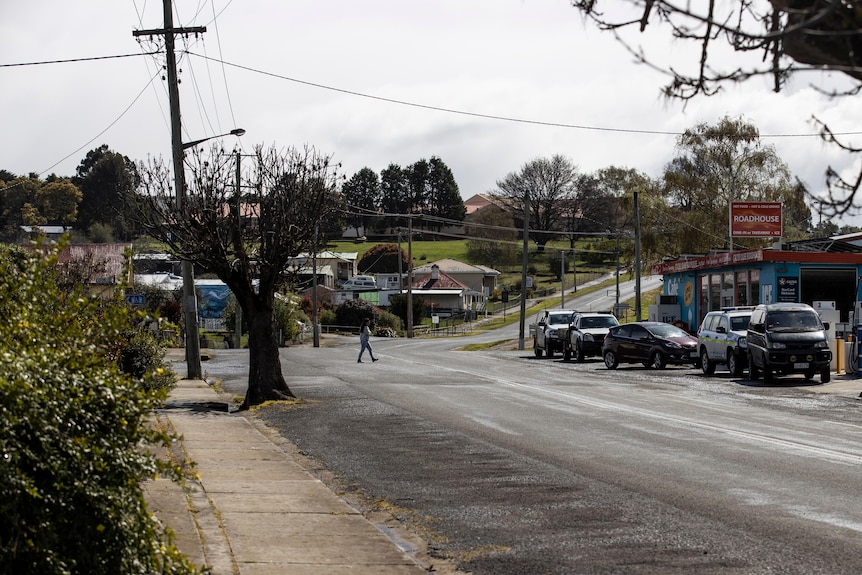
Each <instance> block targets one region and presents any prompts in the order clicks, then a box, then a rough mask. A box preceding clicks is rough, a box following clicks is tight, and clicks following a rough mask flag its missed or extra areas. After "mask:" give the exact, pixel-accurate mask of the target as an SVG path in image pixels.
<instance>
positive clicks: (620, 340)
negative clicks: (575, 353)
mask: <svg viewBox="0 0 862 575" xmlns="http://www.w3.org/2000/svg"><path fill="white" fill-rule="evenodd" d="M602 357H603V358H604V360H605V366H606V367H607V368H608V369H616V367H617V365H619V364H620V363H642V364H643V365H644V366H645V367H649V366H652V367H654V368H656V369H664V368H665V367H667V365H668V364H678V365H681V364H692V365H694V364H696V363H697V362H698V355H697V338H695V337H693V336H691V335H690V334H688V333H686V332H685V331H683V330H681V329H680V328H678V327H676V326H675V325H671V324H669V323H662V322H658V321H639V322H634V323H626V324H623V325H619V326H616V327H612V328H610V330H609V331H608V335H607V336H606V337H605V341H604V344H603V345H602Z"/></svg>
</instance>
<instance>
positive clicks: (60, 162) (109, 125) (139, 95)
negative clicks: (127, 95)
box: [37, 73, 159, 176]
mask: <svg viewBox="0 0 862 575" xmlns="http://www.w3.org/2000/svg"><path fill="white" fill-rule="evenodd" d="M158 77H159V74H158V73H157V74H156V75H154V76H153V77H152V78H150V81H149V82H147V85H146V86H144V87H143V89H142V90H141V91H140V92H138V95H137V96H135V98H134V100H132V103H131V104H129V105H128V106H126V109H125V110H123V111H122V112H121V113H120V115H119V116H117V118H116V119H115V120H114V121H113V122H111V123H110V124H108V125H107V127H106V128H105V129H104V130H102V131H101V132H99V133H98V134H96V135H95V136H94V137H93V138H92V139H91V140H89V141H88V142H87V143H85V144H84V145H83V146H81V147H80V148H78V149H77V150H74V151H73V152H71V153H70V154H69V155H67V156H66V157H64V158H62V159H61V160H59V161H58V162H55V163H54V164H52V165H50V166H48V167H47V168H45V169H44V170H42V171H41V172H37V175H39V176H41V175H42V174H44V173H45V172H48V171H49V170H52V169H54V168H55V167H56V166H58V165H60V164H62V163H63V162H65V161H66V160H68V159H69V158H71V157H72V156H74V155H75V154H77V153H78V152H80V151H81V150H83V149H84V148H86V147H87V146H89V145H91V144H92V143H93V142H95V141H96V140H98V139H99V138H101V137H102V135H103V134H104V133H105V132H107V131H108V130H110V129H111V128H113V127H114V126H115V125H116V123H117V122H119V121H120V120H121V119H122V118H123V116H125V115H126V114H127V113H128V112H129V110H131V109H132V106H134V105H135V104H136V103H137V101H138V100H140V99H141V96H143V95H144V92H146V91H147V89H148V88H149V87H150V85H151V84H152V83H153V82H154V81H155V80H156V78H158Z"/></svg>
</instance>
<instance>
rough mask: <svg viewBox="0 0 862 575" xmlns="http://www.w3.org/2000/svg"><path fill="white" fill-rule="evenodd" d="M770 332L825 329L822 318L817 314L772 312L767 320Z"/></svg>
mask: <svg viewBox="0 0 862 575" xmlns="http://www.w3.org/2000/svg"><path fill="white" fill-rule="evenodd" d="M766 329H768V330H769V331H819V330H821V329H823V324H821V323H820V317H819V316H817V314H815V313H809V312H798V311H797V312H793V311H779V312H770V313H769V315H768V316H767V318H766Z"/></svg>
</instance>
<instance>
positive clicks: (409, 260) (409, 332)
mask: <svg viewBox="0 0 862 575" xmlns="http://www.w3.org/2000/svg"><path fill="white" fill-rule="evenodd" d="M398 257H399V258H400V257H401V256H400V255H399V256H398ZM407 337H408V338H411V337H413V216H412V215H408V217H407Z"/></svg>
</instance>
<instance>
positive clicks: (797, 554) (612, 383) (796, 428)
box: [205, 288, 862, 575]
mask: <svg viewBox="0 0 862 575" xmlns="http://www.w3.org/2000/svg"><path fill="white" fill-rule="evenodd" d="M645 289H646V288H645ZM582 305H583V304H580V305H579V307H581V306H582ZM644 305H646V303H644ZM597 309H598V308H597ZM513 330H514V333H515V334H517V325H515V326H510V327H509V328H507V333H504V334H501V333H488V334H483V335H481V336H476V337H470V338H438V339H411V340H407V339H392V340H383V339H374V340H373V342H372V343H373V345H374V349H375V354H376V355H378V356H379V357H380V358H381V361H379V362H378V363H374V364H372V363H368V362H366V363H363V364H357V363H356V353H357V352H358V338H355V337H353V338H335V337H332V338H330V337H327V338H325V339H324V346H323V347H320V348H314V347H312V346H310V345H303V346H298V347H292V348H288V349H285V350H284V352H283V355H282V366H283V369H284V372H285V375H286V377H287V378H288V383H289V385H290V386H291V389H292V390H293V391H294V393H296V394H297V395H298V396H300V397H301V398H302V399H303V400H304V403H303V405H302V406H300V407H285V406H282V405H273V406H269V407H266V408H264V409H262V410H261V411H260V414H261V416H262V417H263V418H264V419H265V420H267V421H268V422H269V423H270V424H272V425H274V426H276V427H277V428H278V429H279V430H280V432H281V433H282V434H283V435H284V436H285V437H287V438H289V439H290V440H291V441H293V442H294V443H296V444H297V445H298V446H299V447H300V449H302V450H303V451H304V452H305V453H307V454H308V455H309V456H311V457H313V458H314V459H316V460H318V461H319V462H321V464H322V465H325V466H326V468H327V469H328V470H329V471H331V472H333V473H335V474H336V475H337V476H338V477H339V478H340V481H339V484H340V485H341V486H342V487H343V488H345V489H347V490H350V491H353V492H355V493H358V492H361V493H362V494H363V495H364V496H365V497H366V498H367V500H369V501H372V500H377V501H378V503H379V502H380V501H383V502H385V504H386V506H387V507H388V508H389V509H390V510H391V511H393V512H394V513H395V514H396V515H398V516H399V517H400V518H401V519H402V520H403V521H404V522H405V523H407V524H409V525H410V526H411V527H412V528H413V529H415V530H416V531H417V532H419V533H421V534H422V535H423V536H424V537H425V539H426V540H427V541H429V543H430V544H431V545H432V547H433V549H434V553H435V554H437V555H438V556H441V557H447V558H450V559H452V560H454V561H456V562H457V563H458V564H459V565H460V566H461V567H462V569H464V570H465V571H469V572H472V573H474V574H476V575H484V574H488V575H490V574H493V575H509V574H530V575H534V574H545V573H553V574H568V573H662V574H667V573H721V574H729V573H734V574H736V573H745V574H751V573H758V574H759V573H764V574H767V573H793V574H803V573H830V574H841V573H848V574H849V573H854V574H856V573H860V572H862V537H860V535H862V500H860V491H862V490H860V481H862V474H860V464H862V442H860V439H862V422H860V411H859V410H860V409H862V404H860V402H859V401H858V400H855V399H853V398H850V397H840V396H832V395H823V394H813V393H810V390H807V389H806V388H805V387H804V386H805V385H811V384H805V383H804V382H803V381H802V380H801V379H799V380H795V379H794V380H788V381H785V382H783V383H782V384H780V385H775V386H768V387H767V386H763V385H762V384H760V385H758V384H755V383H754V382H750V381H746V380H744V379H742V380H734V379H732V378H730V377H729V376H727V375H726V374H723V373H722V374H719V375H717V376H715V377H710V378H707V377H705V376H703V375H702V374H700V373H699V372H698V371H696V370H693V369H690V368H668V369H667V370H664V371H661V372H659V371H655V370H651V369H646V368H642V367H640V366H639V365H638V366H637V367H622V366H621V368H619V369H617V370H614V371H609V370H606V369H605V368H604V366H603V364H602V363H601V362H600V360H598V359H595V360H593V361H588V362H586V363H584V364H576V363H574V362H570V363H565V362H563V361H562V360H561V359H559V358H555V359H553V360H548V359H537V358H535V357H534V356H533V354H532V351H531V350H529V349H528V350H526V351H518V350H513V351H483V352H464V351H456V348H457V347H459V346H461V345H464V344H467V343H470V342H473V341H476V340H478V339H482V340H487V341H493V340H497V339H501V336H503V335H509V336H511V335H512V331H513ZM245 357H247V356H246V353H245V352H243V351H234V350H223V351H218V352H215V353H214V356H213V359H212V360H211V361H210V362H207V364H205V370H206V372H207V375H208V377H209V378H210V379H218V380H220V381H221V383H222V385H224V386H225V388H226V389H227V390H228V391H230V392H233V393H237V394H242V393H243V392H244V389H245V378H246V373H247V371H245V369H244V366H243V361H244V358H245Z"/></svg>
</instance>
